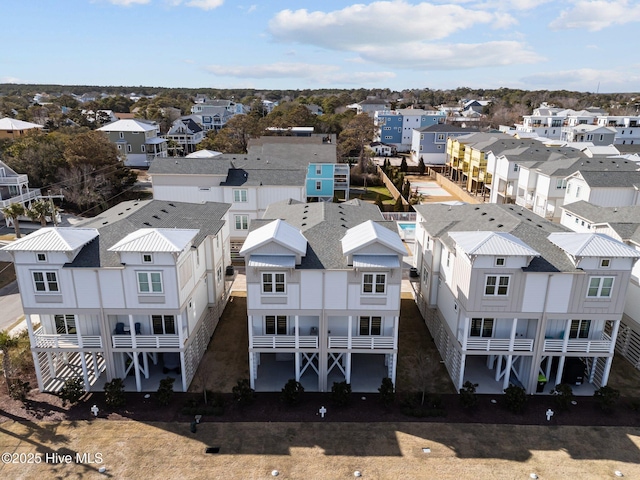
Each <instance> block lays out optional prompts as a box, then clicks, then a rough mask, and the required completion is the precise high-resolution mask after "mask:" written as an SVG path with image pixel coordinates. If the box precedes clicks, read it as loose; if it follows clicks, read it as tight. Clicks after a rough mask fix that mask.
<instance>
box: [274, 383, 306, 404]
mask: <svg viewBox="0 0 640 480" xmlns="http://www.w3.org/2000/svg"><path fill="white" fill-rule="evenodd" d="M303 393H304V387H303V386H302V384H301V383H300V382H297V381H296V380H295V379H293V378H292V379H290V380H289V381H288V382H287V383H286V384H285V385H284V387H283V388H282V393H281V394H280V401H281V402H282V403H284V404H286V405H289V406H293V405H297V404H299V403H300V400H301V398H302V394H303Z"/></svg>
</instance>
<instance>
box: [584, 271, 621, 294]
mask: <svg viewBox="0 0 640 480" xmlns="http://www.w3.org/2000/svg"><path fill="white" fill-rule="evenodd" d="M609 278H610V279H611V286H610V287H605V286H604V280H605V279H609ZM595 279H598V290H597V292H596V294H595V295H589V290H591V288H592V287H591V282H592V281H593V280H595ZM615 282H616V279H615V277H611V276H597V275H596V276H591V277H589V283H588V284H587V298H611V292H613V286H614V285H615ZM603 288H608V289H609V295H602V289H603Z"/></svg>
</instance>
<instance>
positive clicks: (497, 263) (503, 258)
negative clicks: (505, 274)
mask: <svg viewBox="0 0 640 480" xmlns="http://www.w3.org/2000/svg"><path fill="white" fill-rule="evenodd" d="M500 260H502V263H500ZM506 265H507V259H506V258H505V257H496V261H495V266H496V267H504V266H506Z"/></svg>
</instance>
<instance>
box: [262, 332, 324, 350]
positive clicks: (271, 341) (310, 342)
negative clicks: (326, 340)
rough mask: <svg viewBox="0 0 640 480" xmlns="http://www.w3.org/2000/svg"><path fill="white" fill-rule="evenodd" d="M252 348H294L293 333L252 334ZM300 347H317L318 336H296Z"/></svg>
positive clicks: (294, 339) (294, 337)
mask: <svg viewBox="0 0 640 480" xmlns="http://www.w3.org/2000/svg"><path fill="white" fill-rule="evenodd" d="M250 341H251V343H252V344H251V346H252V347H253V348H296V336H295V335H254V336H253V337H252V338H251V339H250ZM298 346H299V347H300V348H318V337H317V336H314V335H311V336H300V337H298Z"/></svg>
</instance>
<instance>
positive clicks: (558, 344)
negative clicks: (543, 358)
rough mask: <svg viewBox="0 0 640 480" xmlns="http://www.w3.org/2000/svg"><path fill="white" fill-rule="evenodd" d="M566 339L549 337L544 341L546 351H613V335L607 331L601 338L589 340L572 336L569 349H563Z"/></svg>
mask: <svg viewBox="0 0 640 480" xmlns="http://www.w3.org/2000/svg"><path fill="white" fill-rule="evenodd" d="M564 342H565V341H564V340H562V339H547V340H545V341H544V351H545V352H572V353H576V352H578V353H609V352H610V351H611V346H612V345H611V337H610V336H609V335H607V334H606V333H603V334H602V339H600V340H589V339H587V338H571V339H569V341H568V343H567V349H566V350H563V347H564Z"/></svg>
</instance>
